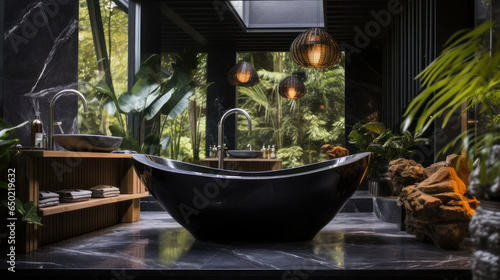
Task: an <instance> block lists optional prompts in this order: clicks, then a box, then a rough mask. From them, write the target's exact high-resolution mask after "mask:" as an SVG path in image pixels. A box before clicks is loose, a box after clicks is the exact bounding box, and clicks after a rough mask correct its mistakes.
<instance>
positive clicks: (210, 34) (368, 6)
mask: <svg viewBox="0 0 500 280" xmlns="http://www.w3.org/2000/svg"><path fill="white" fill-rule="evenodd" d="M254 1H260V0H254ZM149 3H152V4H153V5H157V6H158V8H159V9H164V8H165V7H167V9H168V10H170V11H171V12H173V13H174V14H175V15H176V16H177V17H176V16H175V15H174V17H172V16H167V15H165V13H163V15H162V19H161V42H162V50H163V51H167V52H173V51H176V50H177V49H178V48H179V47H181V46H183V45H196V46H198V47H199V48H200V51H208V50H209V49H211V48H232V49H235V50H236V51H239V52H241V51H288V50H289V48H290V44H291V43H292V42H293V40H294V39H295V37H297V35H298V34H299V33H300V31H295V32H272V33H268V32H251V33H250V32H246V31H245V30H244V29H243V28H242V27H241V26H240V24H239V22H238V20H237V17H236V16H235V15H234V14H233V13H232V12H231V11H230V10H229V9H226V7H225V6H223V5H221V4H224V1H211V0H210V1H200V0H163V1H150V2H149ZM386 6H387V0H325V1H324V9H325V26H326V30H327V31H328V32H329V33H330V34H331V35H332V36H333V37H334V39H335V40H336V41H337V42H338V43H340V44H341V45H344V44H350V45H355V43H354V37H355V35H356V27H357V29H358V30H364V29H365V27H366V26H367V24H368V23H369V22H371V21H374V20H375V18H374V17H373V15H372V13H373V12H378V11H381V10H384V9H386ZM179 18H180V19H181V24H179V20H178V19H179ZM186 25H187V26H188V30H190V31H188V32H186ZM181 27H184V29H183V28H181ZM193 32H194V33H196V34H197V36H198V35H199V36H201V37H203V38H204V40H205V41H203V40H201V41H200V40H199V37H198V40H196V39H194V38H196V36H193V35H192V34H193ZM190 33H191V34H190ZM378 33H380V34H377V36H374V37H373V38H370V41H371V43H370V45H369V46H368V47H367V48H377V47H379V45H380V43H381V42H382V39H383V38H384V36H385V30H384V29H383V28H381V30H380V31H379V32H378ZM201 42H203V43H204V45H201Z"/></svg>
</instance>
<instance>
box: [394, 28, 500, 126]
mask: <svg viewBox="0 0 500 280" xmlns="http://www.w3.org/2000/svg"><path fill="white" fill-rule="evenodd" d="M493 24H494V23H493V22H490V21H487V22H485V23H483V24H481V25H480V26H478V27H477V28H475V29H473V30H472V31H469V32H467V33H465V34H463V32H460V33H457V34H455V35H454V36H453V37H452V38H451V39H450V41H453V43H451V44H449V46H448V47H447V48H446V49H445V50H444V51H443V53H442V54H441V55H440V56H439V57H438V58H437V59H436V60H434V61H433V62H432V63H431V64H430V65H429V66H428V67H427V68H426V69H425V70H424V71H422V73H420V74H419V76H418V78H420V79H421V80H422V85H423V87H424V90H423V91H422V92H421V93H420V94H419V95H418V96H417V97H416V98H415V99H414V100H413V101H412V102H411V103H410V105H409V106H408V109H407V111H406V113H405V116H406V119H405V123H404V129H405V130H406V129H408V128H409V126H410V125H411V123H412V122H413V121H414V120H415V119H416V120H417V123H416V130H417V131H422V130H425V129H426V128H427V127H428V126H429V125H430V124H431V123H432V122H433V121H434V120H435V119H436V118H438V117H441V116H442V117H444V118H443V127H444V126H445V125H446V124H447V122H448V121H449V119H450V117H451V116H452V115H453V113H455V112H456V111H457V110H460V107H461V106H462V104H463V103H464V102H467V103H466V104H467V108H471V107H473V106H475V105H476V104H479V105H480V106H481V108H482V109H481V110H482V111H483V112H486V113H488V114H490V115H491V120H492V123H491V124H492V125H494V124H496V123H495V121H498V118H496V116H497V115H498V113H497V112H496V108H495V106H496V105H497V104H499V103H500V99H499V86H500V70H499V67H498V66H499V64H500V52H498V51H497V50H498V49H499V48H500V44H499V43H497V44H496V45H495V49H494V50H492V51H490V50H489V48H488V47H487V46H486V45H485V44H486V42H485V40H484V39H485V36H486V35H488V34H489V31H490V28H491V27H492V26H493ZM461 34H463V35H461ZM456 38H458V39H456ZM497 41H498V40H497ZM417 116H419V117H418V118H417Z"/></svg>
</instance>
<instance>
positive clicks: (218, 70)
mask: <svg viewBox="0 0 500 280" xmlns="http://www.w3.org/2000/svg"><path fill="white" fill-rule="evenodd" d="M235 64H236V52H235V51H234V50H211V51H209V52H208V55H207V81H208V82H209V83H213V84H212V85H210V86H209V87H208V89H207V121H206V140H205V141H206V149H205V153H206V155H207V156H208V148H209V147H210V145H214V144H215V145H217V124H218V123H219V120H220V118H221V117H222V115H223V114H224V112H225V111H227V110H229V109H232V108H234V107H235V106H236V88H235V87H234V86H232V85H231V84H229V82H228V81H227V73H228V72H229V70H230V69H231V67H233V66H234V65H235ZM224 128H225V129H224V132H225V134H224V137H225V139H224V140H225V141H224V142H225V143H226V145H227V147H228V148H229V149H230V150H231V149H235V144H236V133H235V131H236V124H235V118H234V115H232V116H229V117H228V118H227V119H226V122H225V123H224Z"/></svg>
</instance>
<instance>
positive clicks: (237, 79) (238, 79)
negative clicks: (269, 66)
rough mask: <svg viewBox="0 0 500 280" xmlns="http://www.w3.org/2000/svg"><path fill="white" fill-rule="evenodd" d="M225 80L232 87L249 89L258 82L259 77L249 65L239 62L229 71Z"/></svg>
mask: <svg viewBox="0 0 500 280" xmlns="http://www.w3.org/2000/svg"><path fill="white" fill-rule="evenodd" d="M227 80H228V81H229V83H230V84H231V85H233V86H240V87H251V86H254V85H255V84H257V83H258V82H259V76H257V72H256V71H255V69H254V68H253V66H252V65H250V63H248V62H245V61H240V62H238V63H237V64H236V65H234V66H233V67H232V68H231V69H230V70H229V74H228V75H227Z"/></svg>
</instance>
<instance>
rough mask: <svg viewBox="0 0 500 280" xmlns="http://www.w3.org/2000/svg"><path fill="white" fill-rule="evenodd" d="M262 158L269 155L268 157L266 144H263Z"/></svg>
mask: <svg viewBox="0 0 500 280" xmlns="http://www.w3.org/2000/svg"><path fill="white" fill-rule="evenodd" d="M261 151H262V158H267V155H266V144H262V149H261Z"/></svg>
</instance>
